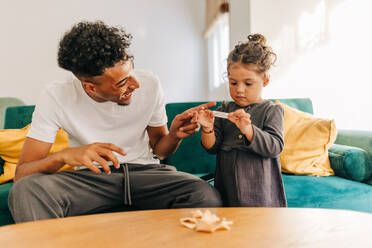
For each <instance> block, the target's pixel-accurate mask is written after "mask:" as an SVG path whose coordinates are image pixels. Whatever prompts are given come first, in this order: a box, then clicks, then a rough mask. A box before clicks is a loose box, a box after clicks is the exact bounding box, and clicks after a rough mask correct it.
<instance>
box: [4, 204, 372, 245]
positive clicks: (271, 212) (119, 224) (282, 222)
mask: <svg viewBox="0 0 372 248" xmlns="http://www.w3.org/2000/svg"><path fill="white" fill-rule="evenodd" d="M193 210H195V209H169V210H152V211H132V212H124V213H109V214H96V215H86V216H79V217H69V218H62V219H51V220H42V221H35V222H29V223H22V224H16V225H8V226H4V227H0V237H1V241H0V242H1V247H38V248H39V247H52V248H57V247H69V248H71V247H89V248H91V247H177V248H178V247H188V248H195V247H213V248H217V247H275V248H280V247H286V248H288V247H295V248H307V247H311V248H314V247H327V248H330V247H337V248H339V247H372V215H371V214H367V213H361V212H355V211H347V210H327V209H302V208H210V210H211V212H213V213H215V214H216V215H217V216H219V217H225V218H226V219H227V220H232V221H234V224H233V225H232V226H231V230H230V231H225V230H224V231H216V232H215V233H201V232H195V231H193V230H190V229H187V228H185V227H183V226H182V225H181V224H180V222H179V219H180V218H182V217H188V216H191V211H193Z"/></svg>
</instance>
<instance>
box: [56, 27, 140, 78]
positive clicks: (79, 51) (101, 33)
mask: <svg viewBox="0 0 372 248" xmlns="http://www.w3.org/2000/svg"><path fill="white" fill-rule="evenodd" d="M131 39H132V36H131V35H130V34H127V33H125V31H124V30H123V29H122V28H120V27H119V28H116V27H110V26H108V25H106V24H105V23H103V22H102V21H96V22H86V21H84V22H80V23H77V24H76V25H74V26H73V27H72V29H71V30H70V31H68V32H67V33H66V34H65V35H64V36H63V38H62V40H61V41H60V43H59V49H58V64H59V66H60V67H62V68H64V69H66V70H68V71H71V72H72V73H74V74H75V75H78V76H87V77H93V76H98V75H102V74H103V72H104V71H105V69H107V68H110V67H113V66H114V65H115V64H116V63H117V62H119V61H123V60H129V59H133V56H131V55H129V54H128V53H127V51H126V49H127V48H128V47H129V46H130V43H131Z"/></svg>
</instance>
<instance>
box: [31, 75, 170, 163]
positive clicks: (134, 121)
mask: <svg viewBox="0 0 372 248" xmlns="http://www.w3.org/2000/svg"><path fill="white" fill-rule="evenodd" d="M134 76H135V77H136V79H137V81H138V82H139V85H140V87H139V88H138V89H136V90H135V91H134V92H133V95H132V99H131V103H130V104H129V105H127V106H120V105H118V104H117V103H114V102H103V103H99V102H96V101H94V100H93V99H92V98H90V97H89V96H88V95H87V94H86V92H85V91H84V89H83V87H82V85H81V82H80V81H79V80H78V79H76V78H75V77H73V78H71V80H68V81H66V82H58V83H52V84H49V85H47V86H46V89H45V90H44V91H43V92H42V94H41V97H40V99H39V101H38V103H37V104H36V107H35V111H34V113H33V116H32V123H31V128H30V130H29V132H28V134H27V136H28V137H30V138H33V139H37V140H41V141H44V142H48V143H54V141H55V137H56V134H57V131H58V130H59V129H60V128H63V129H64V130H65V131H66V132H67V133H68V138H69V144H70V147H77V146H83V145H87V144H91V143H94V142H105V143H106V142H108V143H113V144H115V145H117V146H119V147H121V148H122V149H123V150H124V151H125V152H126V153H127V155H126V156H122V155H120V154H117V153H115V155H117V157H118V160H119V163H126V162H128V163H138V164H150V163H159V160H158V159H154V158H153V156H154V155H153V153H152V151H151V148H150V145H149V137H148V134H147V131H146V127H147V126H152V127H159V126H163V125H166V123H167V115H166V112H165V103H164V96H163V91H162V88H161V85H160V82H159V79H158V78H157V77H156V76H155V75H154V74H152V73H150V72H145V71H137V70H136V71H134Z"/></svg>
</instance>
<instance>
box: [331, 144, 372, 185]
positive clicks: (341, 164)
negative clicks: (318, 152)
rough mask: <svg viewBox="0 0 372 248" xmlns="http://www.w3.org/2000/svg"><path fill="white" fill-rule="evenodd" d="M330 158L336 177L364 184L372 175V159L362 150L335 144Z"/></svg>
mask: <svg viewBox="0 0 372 248" xmlns="http://www.w3.org/2000/svg"><path fill="white" fill-rule="evenodd" d="M328 156H329V160H330V163H331V167H332V169H333V170H334V172H335V174H336V176H339V177H343V178H346V179H351V180H354V181H358V182H363V181H366V180H367V179H368V178H369V177H371V175H372V160H371V157H370V155H369V154H368V153H367V152H366V151H365V150H363V149H361V148H358V147H353V146H346V145H338V144H333V145H332V146H331V147H330V149H329V150H328Z"/></svg>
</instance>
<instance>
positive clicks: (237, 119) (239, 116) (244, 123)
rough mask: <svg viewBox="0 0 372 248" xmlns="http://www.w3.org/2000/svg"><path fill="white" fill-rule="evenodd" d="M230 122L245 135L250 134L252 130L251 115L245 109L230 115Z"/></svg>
mask: <svg viewBox="0 0 372 248" xmlns="http://www.w3.org/2000/svg"><path fill="white" fill-rule="evenodd" d="M228 120H229V121H231V122H232V123H234V124H235V125H236V126H237V127H238V128H239V129H240V131H241V132H242V133H243V134H249V133H250V132H251V130H252V127H251V125H252V123H251V115H250V114H248V113H246V112H245V111H244V110H243V109H238V110H236V111H235V112H231V113H229V115H228Z"/></svg>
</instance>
